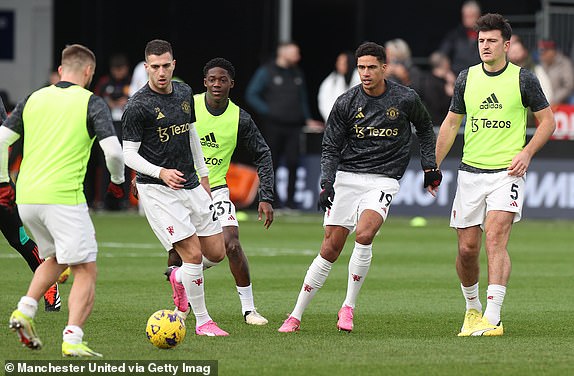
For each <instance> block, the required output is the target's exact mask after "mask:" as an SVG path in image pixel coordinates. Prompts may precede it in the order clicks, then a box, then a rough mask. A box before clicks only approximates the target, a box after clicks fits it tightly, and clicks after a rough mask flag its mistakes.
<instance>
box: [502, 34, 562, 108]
mask: <svg viewBox="0 0 574 376" xmlns="http://www.w3.org/2000/svg"><path fill="white" fill-rule="evenodd" d="M507 56H508V60H509V61H510V62H512V63H514V64H516V65H518V66H519V67H522V68H525V69H528V70H530V71H532V72H534V74H535V75H536V77H537V78H538V81H540V87H542V91H543V92H544V95H545V96H546V99H547V100H548V103H552V101H553V96H552V83H551V82H550V77H548V75H547V74H546V72H545V71H544V68H542V66H541V65H540V64H537V63H536V61H534V59H533V58H532V55H531V54H530V51H528V49H527V48H526V46H525V45H524V43H522V39H521V38H520V36H518V35H517V34H514V35H512V37H510V48H509V49H508V53H507Z"/></svg>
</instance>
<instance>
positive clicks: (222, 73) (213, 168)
mask: <svg viewBox="0 0 574 376" xmlns="http://www.w3.org/2000/svg"><path fill="white" fill-rule="evenodd" d="M203 74H204V79H203V83H204V86H205V87H206V88H207V92H205V93H202V94H197V95H195V96H194V103H195V117H196V123H195V127H196V129H197V133H198V135H199V137H200V139H201V148H202V150H203V155H204V158H205V162H206V165H207V167H208V168H209V183H210V186H211V193H212V196H213V204H214V206H215V209H216V213H217V216H218V218H219V221H220V222H221V226H222V228H223V235H224V238H225V249H226V253H227V258H228V259H229V268H230V269H231V273H232V274H233V277H234V278H235V284H236V287H237V292H238V294H239V299H240V301H241V308H242V313H243V318H244V320H245V322H246V323H248V324H252V325H265V324H267V319H266V318H264V317H263V316H262V315H261V314H259V313H258V312H257V310H256V309H255V305H254V300H253V291H252V286H251V278H250V275H249V264H248V261H247V256H246V255H245V253H244V252H243V248H242V247H241V243H240V242H239V224H238V222H237V216H236V213H235V205H234V204H233V202H231V200H230V198H229V189H228V187H227V182H226V180H225V176H226V174H227V171H228V169H229V164H230V163H231V157H232V155H233V152H234V151H235V148H236V146H237V144H238V143H239V144H241V145H242V146H243V147H245V149H246V150H247V151H248V152H249V153H250V154H251V155H252V157H253V162H254V164H255V165H256V167H257V174H258V176H259V181H260V183H259V184H260V185H259V205H258V212H259V217H258V219H259V220H261V219H262V217H263V216H265V222H264V224H263V226H264V227H265V228H269V226H271V223H272V222H273V207H272V203H273V183H274V177H273V162H272V159H271V151H270V149H269V147H268V146H267V143H266V142H265V140H264V138H263V136H262V135H261V132H260V131H259V129H258V128H257V126H256V125H255V122H254V121H253V119H252V118H251V116H250V115H249V114H248V113H247V112H246V111H245V110H243V109H242V108H239V107H238V106H237V105H236V104H235V103H233V102H232V101H231V100H230V99H229V92H230V90H231V88H233V86H234V84H235V82H234V78H235V68H234V67H233V65H232V64H231V63H230V62H229V61H227V60H226V59H223V58H215V59H212V60H210V61H208V62H207V64H206V65H205V67H204V69H203ZM180 262H181V261H180V260H179V257H178V255H177V253H176V252H174V251H170V255H169V261H168V263H169V265H170V266H175V265H179V263H180ZM206 262H208V260H206V259H205V258H204V267H205V266H208V265H209V264H205V263H206ZM168 272H169V271H168Z"/></svg>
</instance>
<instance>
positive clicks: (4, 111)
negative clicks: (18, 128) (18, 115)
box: [0, 97, 8, 124]
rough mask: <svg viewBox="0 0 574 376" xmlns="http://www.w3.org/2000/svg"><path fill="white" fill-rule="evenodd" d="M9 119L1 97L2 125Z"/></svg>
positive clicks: (0, 117) (0, 121) (0, 116)
mask: <svg viewBox="0 0 574 376" xmlns="http://www.w3.org/2000/svg"><path fill="white" fill-rule="evenodd" d="M7 117H8V114H7V113H6V107H4V102H2V97H0V124H2V123H3V122H4V120H6V118H7Z"/></svg>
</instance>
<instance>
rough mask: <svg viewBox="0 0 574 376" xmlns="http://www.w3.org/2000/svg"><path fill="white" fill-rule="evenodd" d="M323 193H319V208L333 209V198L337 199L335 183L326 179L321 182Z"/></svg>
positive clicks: (324, 209)
mask: <svg viewBox="0 0 574 376" xmlns="http://www.w3.org/2000/svg"><path fill="white" fill-rule="evenodd" d="M321 188H322V189H321V193H319V201H317V210H323V211H326V210H327V209H331V205H333V200H334V199H335V189H334V188H333V183H331V182H330V181H326V182H325V183H323V184H321Z"/></svg>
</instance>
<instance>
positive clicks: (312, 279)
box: [279, 225, 350, 333]
mask: <svg viewBox="0 0 574 376" xmlns="http://www.w3.org/2000/svg"><path fill="white" fill-rule="evenodd" d="M349 232H350V231H349V229H348V228H346V227H342V226H334V225H327V226H325V236H324V238H323V243H322V244H321V251H320V253H319V255H317V257H315V259H314V260H313V262H312V263H311V265H310V266H309V269H308V270H307V273H306V274H305V279H304V280H303V286H302V287H301V290H300V292H299V296H298V297H297V303H296V304H295V308H294V309H293V311H292V312H291V314H290V315H289V317H288V318H287V320H285V322H283V325H281V327H280V328H279V332H282V333H290V332H295V331H297V330H299V327H300V324H301V317H302V316H303V312H304V311H305V308H307V305H309V303H310V302H311V300H312V299H313V297H314V296H315V294H316V293H317V291H318V290H319V289H320V288H321V287H323V284H324V283H325V281H326V280H327V277H328V276H329V272H330V271H331V267H332V265H333V263H334V262H335V261H336V260H337V258H338V257H339V255H340V254H341V251H342V250H343V246H344V245H345V240H346V239H347V236H348V235H349Z"/></svg>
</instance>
